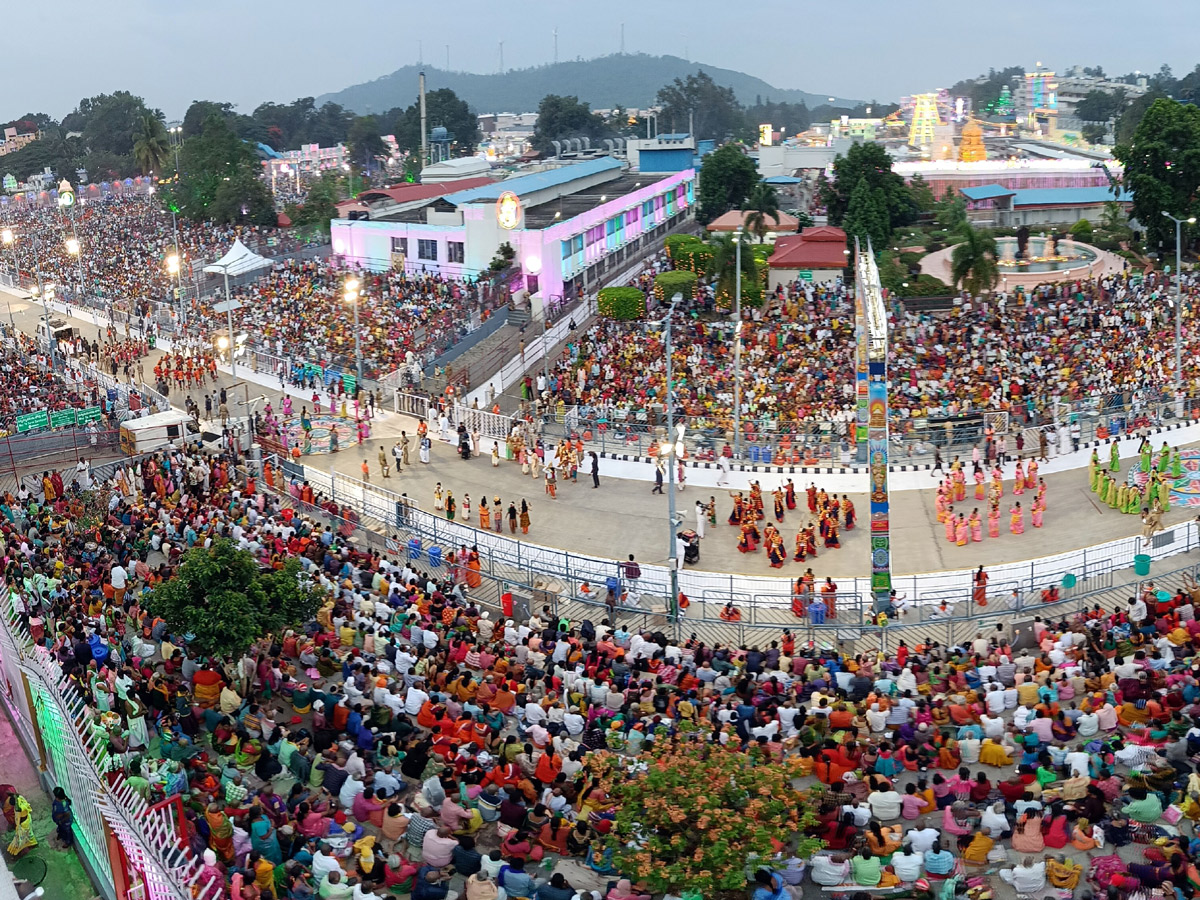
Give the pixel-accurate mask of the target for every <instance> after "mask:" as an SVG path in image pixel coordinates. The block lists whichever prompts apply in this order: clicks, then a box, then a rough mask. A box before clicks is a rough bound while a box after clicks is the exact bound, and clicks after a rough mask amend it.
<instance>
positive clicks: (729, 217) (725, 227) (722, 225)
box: [708, 209, 800, 234]
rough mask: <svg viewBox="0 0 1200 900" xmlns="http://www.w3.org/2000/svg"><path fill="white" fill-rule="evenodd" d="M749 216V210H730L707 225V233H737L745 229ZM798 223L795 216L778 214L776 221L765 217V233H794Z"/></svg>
mask: <svg viewBox="0 0 1200 900" xmlns="http://www.w3.org/2000/svg"><path fill="white" fill-rule="evenodd" d="M748 215H750V211H749V210H745V211H742V210H740V209H731V210H730V211H729V212H727V213H725V214H724V215H722V216H717V218H715V219H713V220H712V221H711V222H709V223H708V230H709V231H737V230H738V229H739V228H742V229H746V216H748ZM799 224H800V222H799V221H798V220H797V219H796V217H795V216H791V215H788V214H787V213H785V212H781V213H779V219H778V221H776V219H775V217H774V216H767V231H773V232H775V233H777V234H779V233H782V232H785V231H789V232H794V231H795V230H796V227H797V226H798V225H799Z"/></svg>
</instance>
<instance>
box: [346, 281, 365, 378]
mask: <svg viewBox="0 0 1200 900" xmlns="http://www.w3.org/2000/svg"><path fill="white" fill-rule="evenodd" d="M346 301H347V302H348V303H352V304H354V362H355V370H356V371H357V373H358V381H357V383H356V384H355V388H356V389H361V387H362V380H363V360H362V339H361V337H360V336H359V334H358V279H357V278H351V279H349V280H348V281H347V282H346Z"/></svg>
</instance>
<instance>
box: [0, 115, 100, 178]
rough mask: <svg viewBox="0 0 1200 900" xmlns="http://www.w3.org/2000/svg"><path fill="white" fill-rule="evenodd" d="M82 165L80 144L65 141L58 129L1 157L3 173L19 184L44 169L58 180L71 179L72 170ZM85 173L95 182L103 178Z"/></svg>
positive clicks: (73, 139) (74, 140)
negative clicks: (13, 177)
mask: <svg viewBox="0 0 1200 900" xmlns="http://www.w3.org/2000/svg"><path fill="white" fill-rule="evenodd" d="M83 162H84V152H83V144H82V142H81V141H80V140H79V139H78V138H68V137H67V136H66V132H65V131H63V129H62V128H61V127H53V126H52V127H49V128H46V129H44V130H43V133H42V139H41V140H39V141H34V142H33V143H30V144H26V145H25V146H24V147H22V148H21V149H20V150H14V151H13V152H12V153H9V154H8V155H7V156H5V157H4V169H3V170H4V171H5V172H12V173H13V175H15V176H16V177H17V179H18V180H19V181H24V180H25V179H27V178H28V177H29V176H30V175H35V174H37V173H39V172H41V171H43V170H44V169H46V168H49V169H50V171H51V172H53V173H55V175H56V176H58V177H60V178H70V179H71V180H72V181H73V180H74V179H75V169H76V168H78V167H79V166H80V165H82V164H83ZM88 173H89V174H91V175H93V176H94V177H97V178H102V177H103V176H102V175H100V174H99V173H96V172H95V170H94V169H92V168H90V167H89V168H88Z"/></svg>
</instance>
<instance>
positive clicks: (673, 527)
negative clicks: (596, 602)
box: [658, 293, 683, 622]
mask: <svg viewBox="0 0 1200 900" xmlns="http://www.w3.org/2000/svg"><path fill="white" fill-rule="evenodd" d="M682 299H683V294H681V293H680V294H676V295H675V296H674V297H672V298H671V306H670V308H668V309H667V314H666V315H665V316H664V317H663V332H664V335H665V350H666V354H667V440H666V443H665V444H659V446H658V456H659V457H660V458H661V457H663V456H665V457H666V458H667V539H668V540H669V541H670V544H669V546H668V549H667V565H668V567H669V568H670V570H671V574H670V578H671V600H670V602H669V603H668V604H667V615H668V616H669V617H670V620H671V621H672V622H676V621H678V618H679V556H678V553H677V547H678V541H679V517H678V516H677V515H676V513H675V460H674V458H673V457H674V456H675V455H676V453H677V452H678V446H677V443H676V436H675V404H674V402H673V400H672V397H671V382H672V380H673V378H674V367H673V364H672V362H671V317H672V315H673V314H674V312H675V307H676V305H677V304H678V303H679V301H680V300H682Z"/></svg>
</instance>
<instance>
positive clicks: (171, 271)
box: [163, 247, 186, 326]
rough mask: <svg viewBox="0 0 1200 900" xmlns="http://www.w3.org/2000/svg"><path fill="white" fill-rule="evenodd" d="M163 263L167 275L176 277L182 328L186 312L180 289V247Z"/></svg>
mask: <svg viewBox="0 0 1200 900" xmlns="http://www.w3.org/2000/svg"><path fill="white" fill-rule="evenodd" d="M163 262H164V263H165V265H166V267H167V274H168V275H173V276H174V277H175V292H176V294H177V299H178V300H179V323H180V326H182V325H184V324H186V323H185V317H184V313H183V310H184V305H183V291H182V290H181V289H180V287H179V249H178V247H176V250H175V252H174V253H171V254H169V255H168V256H167V258H166V259H165V260H163Z"/></svg>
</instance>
